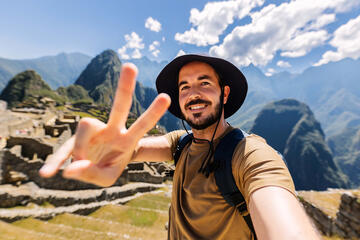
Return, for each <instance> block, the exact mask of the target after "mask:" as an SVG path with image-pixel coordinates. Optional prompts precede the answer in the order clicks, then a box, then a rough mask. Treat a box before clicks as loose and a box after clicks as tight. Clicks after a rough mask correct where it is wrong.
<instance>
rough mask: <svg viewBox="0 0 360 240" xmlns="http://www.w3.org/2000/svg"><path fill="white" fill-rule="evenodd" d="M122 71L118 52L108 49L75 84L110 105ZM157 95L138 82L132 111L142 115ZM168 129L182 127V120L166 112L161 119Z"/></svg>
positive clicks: (100, 102)
mask: <svg viewBox="0 0 360 240" xmlns="http://www.w3.org/2000/svg"><path fill="white" fill-rule="evenodd" d="M120 72H121V61H120V59H119V57H118V55H117V53H116V52H114V51H113V50H106V51H104V52H102V53H101V54H99V55H97V56H96V57H95V58H94V59H92V60H91V62H90V64H89V65H88V66H87V67H86V68H85V70H84V71H83V72H82V73H81V75H80V76H79V78H78V79H77V80H76V82H75V84H76V85H80V86H82V87H83V88H84V89H86V90H87V91H88V92H89V96H90V97H91V98H92V99H93V100H94V101H95V102H96V103H97V104H101V105H104V106H108V107H110V106H111V105H112V103H113V99H114V97H115V90H116V87H117V82H118V79H119V76H120ZM156 96H157V92H156V90H155V89H153V88H150V87H144V86H143V84H141V83H140V82H138V81H137V82H136V87H135V94H134V95H133V103H132V106H131V109H130V111H131V113H132V114H133V115H135V116H140V115H141V114H142V113H143V112H144V111H145V109H146V108H147V107H149V106H150V104H151V102H152V101H153V100H154V99H155V97H156ZM160 124H161V125H163V126H164V127H165V128H166V130H168V131H170V130H174V129H178V128H180V126H181V125H180V121H179V120H178V119H176V118H175V117H173V116H172V115H171V114H169V113H166V114H165V116H163V118H161V120H160Z"/></svg>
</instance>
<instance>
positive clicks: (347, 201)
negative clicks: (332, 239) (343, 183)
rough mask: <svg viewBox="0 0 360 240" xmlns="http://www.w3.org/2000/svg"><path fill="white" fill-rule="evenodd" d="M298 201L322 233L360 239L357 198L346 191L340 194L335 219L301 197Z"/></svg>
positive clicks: (359, 200) (359, 216) (359, 215)
mask: <svg viewBox="0 0 360 240" xmlns="http://www.w3.org/2000/svg"><path fill="white" fill-rule="evenodd" d="M300 202H301V203H302V204H303V206H304V208H305V211H306V213H307V214H308V215H309V216H310V217H311V219H312V220H313V223H314V224H315V226H316V227H317V229H318V230H319V231H320V232H321V233H322V234H323V235H326V236H339V237H341V238H345V239H360V199H359V198H357V197H354V196H352V195H350V194H347V193H344V194H342V195H341V203H340V207H339V211H338V213H337V214H336V218H335V219H334V218H331V217H330V216H328V215H326V214H325V213H324V212H323V211H321V210H320V209H319V208H317V207H315V206H314V205H312V204H311V203H309V202H306V201H305V200H303V199H302V198H300Z"/></svg>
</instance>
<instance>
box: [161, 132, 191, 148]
mask: <svg viewBox="0 0 360 240" xmlns="http://www.w3.org/2000/svg"><path fill="white" fill-rule="evenodd" d="M185 133H186V131H185V130H175V131H172V132H169V133H167V134H165V135H164V137H165V138H166V140H167V141H168V142H169V144H170V146H171V151H172V152H174V151H175V149H176V146H177V144H178V142H179V139H180V137H181V136H182V135H184V134H185Z"/></svg>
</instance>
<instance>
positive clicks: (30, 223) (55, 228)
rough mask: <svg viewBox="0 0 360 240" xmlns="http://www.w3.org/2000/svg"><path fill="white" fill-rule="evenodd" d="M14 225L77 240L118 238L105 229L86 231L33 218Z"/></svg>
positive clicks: (110, 239)
mask: <svg viewBox="0 0 360 240" xmlns="http://www.w3.org/2000/svg"><path fill="white" fill-rule="evenodd" d="M13 225H14V226H18V227H21V228H23V229H28V230H33V231H36V232H39V233H46V234H51V235H54V236H58V237H64V238H67V239H77V240H96V239H104V240H112V239H118V238H116V236H108V234H107V233H106V232H103V231H84V229H82V228H74V227H71V226H66V225H64V224H54V223H50V222H46V221H40V220H37V219H33V218H28V219H25V220H20V221H17V222H15V223H13ZM117 237H119V236H117Z"/></svg>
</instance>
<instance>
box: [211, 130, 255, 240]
mask: <svg viewBox="0 0 360 240" xmlns="http://www.w3.org/2000/svg"><path fill="white" fill-rule="evenodd" d="M247 135H248V134H247V133H245V132H243V131H242V130H240V129H234V130H232V131H231V132H229V133H228V134H226V135H225V137H224V138H222V139H221V140H220V143H219V144H218V146H217V147H216V150H215V154H214V161H219V162H220V163H221V165H220V167H219V168H218V169H217V170H216V171H215V173H214V175H215V180H216V184H217V186H218V188H219V191H220V193H221V195H222V196H223V197H224V199H225V201H226V202H227V203H228V204H229V205H231V206H234V207H236V208H237V209H238V210H239V212H240V214H241V215H242V216H243V218H244V220H245V222H246V224H247V225H248V227H249V229H250V231H251V232H252V234H253V235H254V239H256V235H255V229H254V226H253V224H252V221H251V218H250V214H247V215H244V213H245V212H246V210H247V206H246V202H245V199H244V197H243V195H242V194H241V192H240V191H239V189H238V187H237V186H236V183H235V180H234V176H233V174H232V166H231V165H232V157H233V153H234V151H235V148H236V146H237V145H238V143H239V142H240V141H241V140H242V139H244V138H245V137H246V136H247Z"/></svg>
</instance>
